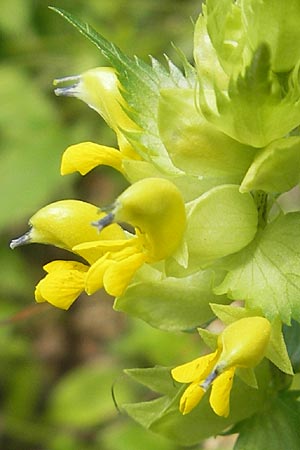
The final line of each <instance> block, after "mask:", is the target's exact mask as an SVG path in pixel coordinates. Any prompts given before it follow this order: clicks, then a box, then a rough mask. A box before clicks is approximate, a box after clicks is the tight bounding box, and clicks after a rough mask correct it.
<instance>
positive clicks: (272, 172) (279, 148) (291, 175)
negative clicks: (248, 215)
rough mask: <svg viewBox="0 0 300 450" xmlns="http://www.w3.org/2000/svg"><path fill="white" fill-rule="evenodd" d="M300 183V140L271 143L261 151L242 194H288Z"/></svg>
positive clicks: (297, 138) (251, 167)
mask: <svg viewBox="0 0 300 450" xmlns="http://www.w3.org/2000/svg"><path fill="white" fill-rule="evenodd" d="M299 182H300V138H299V137H296V136H292V137H289V138H284V139H279V140H276V141H274V142H271V144H269V145H268V146H267V147H265V148H263V149H262V150H260V151H259V152H258V153H257V155H256V157H255V159H254V161H253V163H252V164H251V166H250V168H249V170H248V172H247V173H246V175H245V178H244V179H243V182H242V184H241V188H240V191H241V192H249V191H251V190H263V191H265V192H278V193H279V192H286V191H289V190H290V189H292V188H293V187H294V186H296V184H298V183H299Z"/></svg>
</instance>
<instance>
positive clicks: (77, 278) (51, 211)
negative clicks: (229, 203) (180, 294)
mask: <svg viewBox="0 0 300 450" xmlns="http://www.w3.org/2000/svg"><path fill="white" fill-rule="evenodd" d="M99 214H100V216H99ZM99 217H100V219H99ZM185 220H186V219H185V206H184V202H183V199H182V197H181V194H180V192H179V191H178V189H177V188H176V186H174V185H173V184H172V183H171V182H170V181H168V180H164V179H160V178H146V179H144V180H141V181H139V182H137V183H135V184H133V185H132V186H130V187H129V188H128V189H126V190H125V191H124V192H123V193H122V194H121V195H120V196H119V197H118V199H117V200H116V202H115V206H114V208H113V210H112V212H111V213H109V214H104V213H103V212H99V209H98V208H97V207H96V206H94V205H91V204H88V203H85V202H80V201H77V200H63V201H60V202H56V203H52V204H50V205H48V206H46V207H45V208H42V209H41V210H40V211H38V212H37V213H36V214H35V215H34V216H33V217H32V218H31V219H30V222H29V223H30V226H31V228H30V230H29V231H28V232H27V233H25V234H24V235H23V236H21V237H20V238H18V239H14V240H13V241H12V242H11V248H15V247H17V246H19V245H23V244H27V243H34V242H36V243H43V244H51V245H55V246H56V247H60V248H64V249H66V250H69V251H72V252H73V253H75V254H77V255H79V256H81V257H83V258H84V259H85V261H86V262H87V264H83V263H81V262H77V261H54V262H52V263H49V264H46V266H45V267H44V269H45V271H46V272H47V275H46V276H45V278H43V279H42V280H41V281H40V282H39V283H38V285H37V287H36V292H35V297H36V300H37V301H38V302H41V301H48V302H50V303H51V304H53V305H55V306H57V307H59V308H63V309H68V308H69V307H70V305H71V304H72V303H73V302H74V300H75V299H76V298H77V297H78V295H79V294H80V293H81V292H83V291H86V292H87V293H88V294H92V293H94V292H95V291H97V290H98V289H101V288H102V287H104V288H105V290H106V291H107V292H108V293H109V294H111V295H113V296H116V297H117V296H120V295H122V294H123V292H124V291H125V289H126V288H127V286H128V284H129V282H130V280H131V279H132V277H133V276H134V274H135V272H136V271H137V270H138V269H139V267H141V265H142V264H144V263H145V262H147V263H151V262H155V261H160V260H162V259H165V258H168V257H169V256H171V255H172V253H173V252H174V251H175V250H176V248H177V247H178V246H179V244H180V241H181V239H182V236H183V233H184V229H185ZM113 222H126V223H128V224H130V225H131V226H132V227H134V228H135V234H132V233H129V232H125V231H124V230H123V229H122V228H121V227H120V226H119V225H118V224H117V223H113ZM92 225H94V226H92Z"/></svg>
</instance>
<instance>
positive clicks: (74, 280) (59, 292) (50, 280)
mask: <svg viewBox="0 0 300 450" xmlns="http://www.w3.org/2000/svg"><path fill="white" fill-rule="evenodd" d="M84 278H85V272H83V271H79V270H55V271H54V272H51V273H49V274H48V275H46V276H45V278H43V279H42V280H41V281H40V282H39V283H38V285H37V286H36V292H35V299H36V301H37V302H42V301H47V302H49V303H51V304H52V305H54V306H56V307H57V308H61V309H69V307H70V306H71V305H72V303H73V302H74V301H75V300H76V298H77V297H78V296H79V295H80V294H81V292H82V291H83V290H84Z"/></svg>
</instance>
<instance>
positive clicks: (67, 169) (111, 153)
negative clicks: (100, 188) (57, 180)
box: [60, 142, 123, 175]
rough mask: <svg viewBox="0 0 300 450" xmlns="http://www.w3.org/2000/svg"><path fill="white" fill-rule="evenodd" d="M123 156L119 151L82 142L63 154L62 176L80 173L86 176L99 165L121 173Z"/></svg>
mask: <svg viewBox="0 0 300 450" xmlns="http://www.w3.org/2000/svg"><path fill="white" fill-rule="evenodd" d="M122 161H123V156H122V154H121V153H120V152H119V150H117V149H115V148H113V147H107V146H105V145H99V144H94V143H93V142H82V143H80V144H75V145H71V146H70V147H68V148H67V149H66V151H65V152H64V154H63V157H62V162H61V169H60V171H61V174H62V175H67V174H69V173H73V172H79V173H80V174H81V175H85V174H87V173H88V172H90V171H91V170H92V169H94V168H95V167H97V166H99V165H105V166H110V167H113V168H114V169H116V170H118V171H119V172H123V168H122Z"/></svg>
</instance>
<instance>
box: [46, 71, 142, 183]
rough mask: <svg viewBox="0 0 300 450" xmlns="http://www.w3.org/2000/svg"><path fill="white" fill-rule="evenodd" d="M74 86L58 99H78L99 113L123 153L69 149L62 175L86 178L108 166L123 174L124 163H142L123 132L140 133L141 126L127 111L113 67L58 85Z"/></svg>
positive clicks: (89, 145)
mask: <svg viewBox="0 0 300 450" xmlns="http://www.w3.org/2000/svg"><path fill="white" fill-rule="evenodd" d="M68 82H72V83H73V84H71V85H68V86H64V87H57V88H56V89H55V93H56V94H57V95H66V96H70V97H77V98H79V99H80V100H82V101H84V102H85V103H87V104H88V105H89V106H90V107H91V108H92V109H94V110H95V111H97V112H98V113H99V114H100V115H101V116H102V117H103V119H104V120H105V121H106V123H107V124H108V125H109V126H110V127H111V128H112V129H113V130H114V131H115V133H116V135H117V139H118V145H119V149H120V151H119V150H117V149H115V148H112V147H107V146H104V145H98V144H95V143H93V142H82V143H80V144H76V145H72V146H70V147H68V148H67V150H66V151H65V153H64V155H63V159H62V164H61V173H62V175H65V174H68V173H72V172H74V171H78V172H80V173H81V174H82V175H84V174H86V173H87V172H89V171H90V170H91V169H93V168H94V167H96V166H97V165H100V164H104V165H109V166H112V167H114V168H115V169H117V170H119V171H121V172H123V168H122V161H123V160H124V159H140V157H139V155H138V154H137V153H136V152H135V150H134V149H133V147H132V146H131V144H130V143H129V142H128V140H127V139H126V137H125V136H124V133H123V131H130V132H134V131H138V130H139V127H138V125H137V124H136V123H135V122H133V120H132V119H130V117H129V116H128V114H127V113H126V111H128V110H129V107H128V105H127V103H126V102H125V100H124V98H123V96H122V95H121V89H122V88H121V85H120V83H119V80H118V78H117V75H116V72H115V70H114V69H113V68H111V67H97V68H95V69H91V70H88V71H86V72H84V73H83V74H81V75H79V76H74V77H66V78H60V79H57V80H55V81H54V84H55V85H59V86H60V85H62V84H64V83H68Z"/></svg>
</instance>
